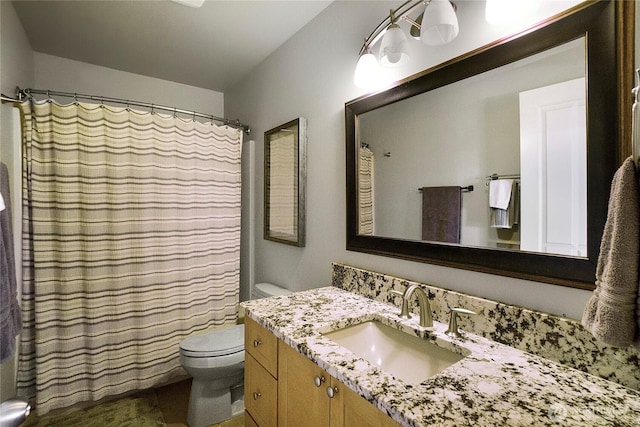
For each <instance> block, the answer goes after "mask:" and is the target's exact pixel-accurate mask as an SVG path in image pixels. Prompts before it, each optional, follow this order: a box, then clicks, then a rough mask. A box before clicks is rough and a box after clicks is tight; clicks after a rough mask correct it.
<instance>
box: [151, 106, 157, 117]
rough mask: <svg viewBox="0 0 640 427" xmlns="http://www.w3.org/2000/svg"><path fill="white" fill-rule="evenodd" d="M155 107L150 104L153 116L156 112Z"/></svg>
mask: <svg viewBox="0 0 640 427" xmlns="http://www.w3.org/2000/svg"><path fill="white" fill-rule="evenodd" d="M154 108H155V106H154V105H153V104H151V114H152V115H153V114H154V113H155V112H156V111H155V109H154Z"/></svg>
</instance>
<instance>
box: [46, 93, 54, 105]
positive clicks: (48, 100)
mask: <svg viewBox="0 0 640 427" xmlns="http://www.w3.org/2000/svg"><path fill="white" fill-rule="evenodd" d="M47 102H48V103H51V102H53V99H51V93H50V92H49V90H47Z"/></svg>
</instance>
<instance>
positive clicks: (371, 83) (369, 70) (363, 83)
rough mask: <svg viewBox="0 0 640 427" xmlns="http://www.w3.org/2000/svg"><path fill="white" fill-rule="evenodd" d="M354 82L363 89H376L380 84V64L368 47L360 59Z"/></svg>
mask: <svg viewBox="0 0 640 427" xmlns="http://www.w3.org/2000/svg"><path fill="white" fill-rule="evenodd" d="M353 82H354V83H355V85H356V86H357V87H359V88H362V89H374V88H376V87H377V86H378V85H380V66H379V65H378V60H377V59H376V57H375V56H374V55H373V54H372V53H371V51H370V50H368V49H367V51H365V53H363V54H362V55H361V56H360V58H359V59H358V64H357V65H356V71H355V73H354V76H353Z"/></svg>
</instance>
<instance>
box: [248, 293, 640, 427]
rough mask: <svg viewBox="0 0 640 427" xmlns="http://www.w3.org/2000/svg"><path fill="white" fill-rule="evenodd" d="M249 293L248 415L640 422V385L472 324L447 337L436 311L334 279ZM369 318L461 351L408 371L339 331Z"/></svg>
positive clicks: (415, 422) (421, 421)
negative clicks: (424, 313)
mask: <svg viewBox="0 0 640 427" xmlns="http://www.w3.org/2000/svg"><path fill="white" fill-rule="evenodd" d="M242 304H243V306H244V307H245V309H246V313H247V326H246V328H247V329H246V330H247V332H246V346H245V348H246V352H247V356H246V371H245V406H246V410H247V415H246V421H245V423H246V425H258V426H261V427H269V426H277V425H278V426H293V425H305V426H315V425H323V426H326V425H331V426H334V425H340V426H342V425H344V426H356V425H357V426H363V425H371V426H387V425H389V426H393V425H403V426H432V425H433V426H463V425H473V426H499V425H522V426H525V425H527V426H530V425H536V426H545V425H549V426H554V425H564V426H568V425H569V426H570V425H576V426H607V425H630V426H634V425H640V392H638V391H635V390H632V389H630V388H627V387H624V386H622V385H620V384H617V383H615V382H612V381H608V380H605V379H603V378H600V377H598V376H594V375H590V374H588V373H585V372H582V371H579V370H576V369H573V368H571V367H568V366H565V365H563V364H559V363H556V362H553V361H550V360H548V359H546V358H543V357H540V356H536V355H533V354H530V353H527V352H524V351H521V350H518V349H516V348H513V347H511V346H507V345H504V344H500V343H497V342H495V341H492V340H490V339H487V338H484V337H481V336H480V335H477V334H475V333H472V332H469V331H465V330H463V332H462V336H461V337H460V338H453V337H449V336H447V335H445V330H446V328H447V325H446V324H444V323H441V322H439V321H438V320H437V319H438V318H437V317H436V321H434V330H433V331H429V330H426V329H425V328H423V327H420V326H419V324H418V316H417V315H415V316H414V317H413V318H412V319H408V320H406V319H401V318H400V317H399V316H398V314H399V312H400V309H399V307H398V306H394V305H391V304H385V303H382V302H380V301H375V300H374V299H372V298H367V297H364V296H362V295H358V294H356V293H353V292H348V291H345V290H343V289H339V288H337V287H335V286H331V287H326V288H320V289H314V290H309V291H304V292H298V293H294V294H291V295H289V296H282V297H274V298H268V299H263V300H254V301H248V302H244V303H242ZM368 321H375V322H376V323H377V324H381V325H385V327H387V326H388V327H391V328H394V329H396V330H401V331H402V332H403V333H406V334H408V336H411V337H412V338H413V337H416V336H417V337H420V338H422V339H423V340H424V341H425V344H426V345H435V346H437V347H441V348H443V349H446V350H448V351H450V352H453V353H457V354H458V355H459V356H460V357H459V361H457V362H454V363H452V364H451V365H450V366H448V367H445V368H444V369H442V370H440V371H439V372H437V373H436V374H434V375H432V376H429V377H428V378H424V379H423V378H421V377H420V376H419V374H418V369H417V367H416V377H415V378H411V377H409V378H405V379H404V380H403V379H400V378H399V377H397V376H395V375H392V374H391V373H390V372H389V371H387V370H386V366H385V367H380V366H378V364H377V363H375V361H374V363H372V361H368V360H366V357H367V356H362V355H360V354H356V353H354V352H352V351H350V350H348V349H347V348H345V347H344V346H343V345H344V343H343V345H340V344H338V343H337V342H336V341H334V340H333V339H332V337H333V335H332V333H331V332H332V331H336V330H345V328H347V327H349V326H351V325H359V324H363V323H365V322H368ZM462 329H464V324H463V326H462ZM384 363H385V362H384V361H383V365H384ZM331 396H332V397H331ZM316 417H318V419H316ZM354 420H357V421H354Z"/></svg>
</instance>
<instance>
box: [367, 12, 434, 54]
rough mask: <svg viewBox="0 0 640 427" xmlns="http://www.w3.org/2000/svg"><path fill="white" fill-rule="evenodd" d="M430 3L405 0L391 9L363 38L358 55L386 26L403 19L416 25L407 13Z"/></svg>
mask: <svg viewBox="0 0 640 427" xmlns="http://www.w3.org/2000/svg"><path fill="white" fill-rule="evenodd" d="M429 3H431V0H407V1H406V2H404V3H403V4H402V5H400V7H398V8H397V9H396V10H392V11H391V13H390V14H389V16H387V17H386V18H385V19H384V20H383V21H382V22H381V23H380V24H378V26H377V27H376V28H375V29H374V30H373V31H372V32H371V34H369V36H368V37H367V38H366V39H365V40H364V44H363V45H362V47H361V48H360V53H359V54H358V56H360V55H362V54H363V53H364V52H365V51H366V50H367V49H370V48H371V46H373V45H374V44H376V43H377V42H378V40H380V39H381V38H382V36H384V33H386V32H387V27H389V25H391V24H394V23H396V22H397V21H398V20H400V19H403V20H405V21H407V22H409V23H411V25H414V26H417V27H418V28H419V26H418V24H417V23H416V22H415V21H414V20H413V19H411V18H409V17H408V16H407V15H409V14H410V13H411V12H413V11H414V10H416V9H417V8H418V7H419V6H422V5H425V4H426V5H428V4H429Z"/></svg>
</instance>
